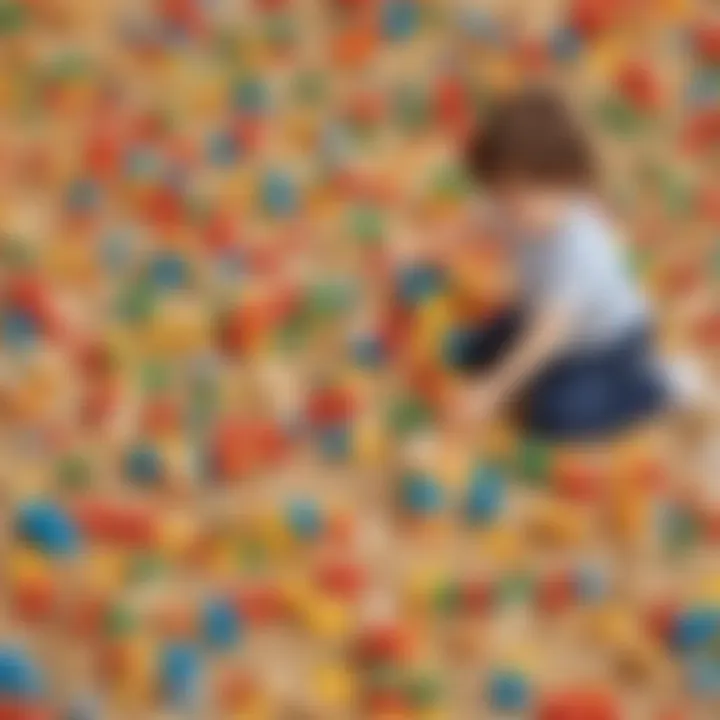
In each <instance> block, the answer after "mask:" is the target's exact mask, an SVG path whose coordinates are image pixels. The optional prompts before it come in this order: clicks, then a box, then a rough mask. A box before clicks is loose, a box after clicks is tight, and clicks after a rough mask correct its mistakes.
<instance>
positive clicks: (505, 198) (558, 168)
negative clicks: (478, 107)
mask: <svg viewBox="0 0 720 720" xmlns="http://www.w3.org/2000/svg"><path fill="white" fill-rule="evenodd" d="M466 163H467V165H468V168H469V170H470V173H471V174H472V176H473V177H475V178H476V179H477V180H479V181H480V182H481V183H482V185H483V186H484V187H485V189H486V190H487V191H488V193H489V195H490V198H491V200H492V202H493V205H494V206H495V208H496V209H497V210H498V211H499V212H500V213H501V214H502V215H503V216H504V217H505V218H506V219H507V220H508V221H509V222H511V223H512V224H513V225H514V226H515V227H517V228H518V229H519V230H521V231H526V232H527V233H528V234H535V233H537V232H542V231H543V230H545V229H548V228H549V227H551V226H553V225H554V224H555V222H556V221H557V220H558V219H559V217H560V216H561V214H562V213H563V212H564V211H565V209H566V206H567V202H568V199H569V198H571V197H572V196H573V195H575V194H576V193H577V192H578V191H583V190H587V189H588V188H590V187H591V186H592V185H593V184H594V182H595V163H594V158H593V153H592V149H591V147H590V143H589V141H588V139H587V137H586V136H585V133H584V132H583V130H582V128H580V126H579V125H578V123H577V122H576V121H575V119H574V118H573V116H572V114H571V112H570V111H569V109H568V108H567V106H566V105H565V103H564V102H563V101H562V100H561V98H560V97H559V96H558V95H556V94H555V93H553V92H551V91H549V90H543V89H530V90H523V91H521V92H518V93H517V94H514V95H512V96H510V97H508V98H506V99H505V100H503V101H501V102H499V104H497V105H496V106H495V107H494V108H493V109H492V110H491V112H490V114H489V117H487V119H486V121H485V122H484V123H482V125H481V126H479V127H478V129H477V130H476V132H475V133H474V135H473V137H472V138H471V142H470V145H469V147H468V151H467V155H466Z"/></svg>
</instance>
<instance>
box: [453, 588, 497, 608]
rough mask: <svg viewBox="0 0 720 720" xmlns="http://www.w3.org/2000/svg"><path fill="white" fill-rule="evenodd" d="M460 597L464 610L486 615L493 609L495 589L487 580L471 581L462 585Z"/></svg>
mask: <svg viewBox="0 0 720 720" xmlns="http://www.w3.org/2000/svg"><path fill="white" fill-rule="evenodd" d="M460 597H461V602H462V608H463V610H465V611H467V612H470V613H484V612H486V611H487V610H489V609H490V608H491V607H492V604H493V587H492V585H491V584H490V583H489V582H487V581H485V580H470V581H468V582H465V583H463V584H462V587H461V590H460Z"/></svg>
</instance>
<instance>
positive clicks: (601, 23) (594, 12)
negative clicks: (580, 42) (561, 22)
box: [569, 0, 622, 37]
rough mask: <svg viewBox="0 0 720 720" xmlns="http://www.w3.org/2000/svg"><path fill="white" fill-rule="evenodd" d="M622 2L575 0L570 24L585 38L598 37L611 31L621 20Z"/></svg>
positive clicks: (617, 0)
mask: <svg viewBox="0 0 720 720" xmlns="http://www.w3.org/2000/svg"><path fill="white" fill-rule="evenodd" d="M621 7H622V1H621V0H574V2H573V3H572V5H571V7H570V15H569V17H570V24H571V25H572V27H573V28H574V29H575V30H576V31H577V32H578V33H580V34H581V35H583V36H585V37H596V36H597V35H600V34H602V33H604V32H607V31H608V30H610V29H611V28H612V27H613V25H614V24H615V23H616V22H617V21H618V19H619V11H620V9H621Z"/></svg>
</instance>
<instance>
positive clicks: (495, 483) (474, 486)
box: [465, 465, 506, 523]
mask: <svg viewBox="0 0 720 720" xmlns="http://www.w3.org/2000/svg"><path fill="white" fill-rule="evenodd" d="M505 495H506V493H505V481H504V479H503V477H502V474H501V473H500V472H499V470H498V469H497V468H494V467H491V466H484V465H480V466H478V467H476V468H475V470H474V471H473V474H472V477H471V478H470V487H469V488H468V495H467V499H466V502H465V514H466V517H467V519H468V520H469V521H470V522H473V523H486V522H490V521H492V520H494V519H495V518H496V517H497V515H498V514H499V513H500V512H501V511H502V508H503V506H504V504H505Z"/></svg>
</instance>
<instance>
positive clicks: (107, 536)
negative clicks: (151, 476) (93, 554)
mask: <svg viewBox="0 0 720 720" xmlns="http://www.w3.org/2000/svg"><path fill="white" fill-rule="evenodd" d="M73 517H74V518H75V520H76V522H77V524H78V527H79V528H80V531H81V532H82V534H83V536H85V537H88V538H91V539H93V540H95V541H99V542H108V543H118V544H120V545H127V546H130V547H132V546H135V547H149V546H152V545H154V543H155V542H156V541H157V537H158V522H157V518H156V517H154V516H153V514H152V513H151V512H150V511H149V510H148V509H146V508H144V507H140V506H134V505H127V504H123V503H120V502H112V501H111V500H105V499H100V498H87V499H82V500H81V501H78V502H77V503H76V504H75V505H74V507H73Z"/></svg>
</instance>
